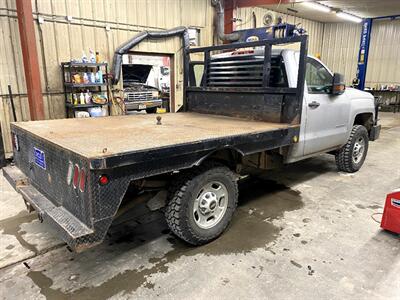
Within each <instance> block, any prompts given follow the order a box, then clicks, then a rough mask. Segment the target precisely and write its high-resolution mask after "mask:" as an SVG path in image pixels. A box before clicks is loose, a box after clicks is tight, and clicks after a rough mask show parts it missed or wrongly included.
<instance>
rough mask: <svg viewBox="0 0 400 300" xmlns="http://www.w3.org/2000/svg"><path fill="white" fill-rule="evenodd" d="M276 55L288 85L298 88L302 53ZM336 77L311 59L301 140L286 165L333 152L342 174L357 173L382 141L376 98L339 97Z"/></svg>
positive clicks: (353, 92)
mask: <svg viewBox="0 0 400 300" xmlns="http://www.w3.org/2000/svg"><path fill="white" fill-rule="evenodd" d="M273 53H275V54H276V55H281V57H282V58H283V62H284V66H285V69H286V74H287V81H288V85H289V87H295V86H296V83H297V81H296V80H297V68H298V61H299V52H298V51H294V50H276V51H275V52H273ZM334 75H335V74H334V73H333V72H332V71H331V70H329V68H328V67H327V66H326V65H325V64H324V63H323V62H321V61H320V60H319V59H317V58H315V57H313V56H307V58H306V71H305V88H304V97H303V105H302V110H303V111H302V119H301V125H300V138H299V143H297V144H294V145H293V146H292V147H290V149H289V151H288V153H287V155H286V156H285V162H286V163H290V162H294V161H298V160H301V159H305V158H308V157H310V156H314V155H317V154H320V153H326V152H330V153H333V154H335V156H336V164H337V167H338V169H339V170H340V171H345V172H355V171H358V170H359V169H360V168H361V166H362V164H363V163H364V160H365V157H366V155H367V151H368V141H369V140H375V139H377V138H378V137H379V133H380V125H378V124H377V112H378V110H377V104H376V103H375V99H374V97H373V96H372V95H371V94H370V93H367V92H363V91H360V90H357V89H354V88H349V87H346V88H345V89H344V90H343V91H341V92H339V93H335V92H334V91H333V85H332V82H333V81H334ZM342 80H343V79H342Z"/></svg>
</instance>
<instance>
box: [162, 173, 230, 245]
mask: <svg viewBox="0 0 400 300" xmlns="http://www.w3.org/2000/svg"><path fill="white" fill-rule="evenodd" d="M176 182H177V184H176V185H175V188H173V189H172V191H171V193H170V195H169V202H168V205H167V208H166V212H165V217H166V220H167V224H168V226H169V228H170V229H171V230H172V232H173V233H174V234H175V235H177V236H178V237H180V238H181V239H183V240H184V241H186V242H188V243H190V244H192V245H202V244H206V243H208V242H210V241H212V240H214V239H215V238H217V237H218V236H219V235H221V234H222V233H223V232H224V230H225V229H226V228H227V226H228V225H229V223H230V221H231V219H232V216H233V213H234V211H235V209H236V205H237V200H238V186H237V180H236V176H235V174H234V173H233V172H232V171H231V170H229V169H228V168H227V167H224V166H217V167H211V168H208V169H207V168H205V169H204V167H200V168H198V169H196V170H194V171H191V172H189V173H187V174H184V175H182V176H181V178H179V179H178V180H177V181H176Z"/></svg>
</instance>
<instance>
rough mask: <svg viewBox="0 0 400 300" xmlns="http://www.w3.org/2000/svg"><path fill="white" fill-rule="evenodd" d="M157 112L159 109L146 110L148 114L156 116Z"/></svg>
mask: <svg viewBox="0 0 400 300" xmlns="http://www.w3.org/2000/svg"><path fill="white" fill-rule="evenodd" d="M156 112H157V107H150V108H146V113H148V114H155V113H156Z"/></svg>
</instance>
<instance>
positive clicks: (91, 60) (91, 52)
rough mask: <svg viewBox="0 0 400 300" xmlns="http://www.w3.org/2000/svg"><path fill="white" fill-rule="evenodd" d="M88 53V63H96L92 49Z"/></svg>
mask: <svg viewBox="0 0 400 300" xmlns="http://www.w3.org/2000/svg"><path fill="white" fill-rule="evenodd" d="M89 53H90V57H89V59H90V62H91V63H96V56H95V55H94V51H93V50H92V49H89Z"/></svg>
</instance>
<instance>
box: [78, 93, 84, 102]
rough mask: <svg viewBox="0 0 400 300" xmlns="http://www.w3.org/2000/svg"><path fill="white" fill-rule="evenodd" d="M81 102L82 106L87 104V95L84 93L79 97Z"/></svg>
mask: <svg viewBox="0 0 400 300" xmlns="http://www.w3.org/2000/svg"><path fill="white" fill-rule="evenodd" d="M79 102H80V104H85V95H83V93H82V92H81V94H80V96H79Z"/></svg>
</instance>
